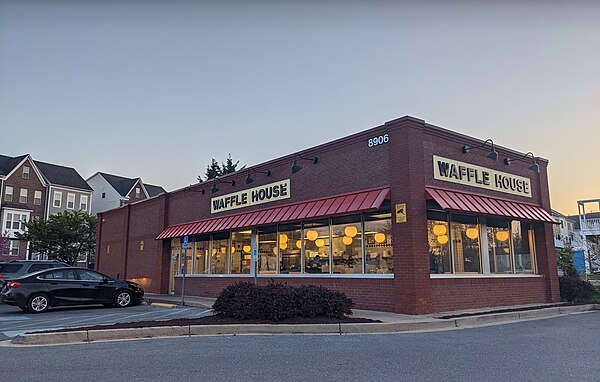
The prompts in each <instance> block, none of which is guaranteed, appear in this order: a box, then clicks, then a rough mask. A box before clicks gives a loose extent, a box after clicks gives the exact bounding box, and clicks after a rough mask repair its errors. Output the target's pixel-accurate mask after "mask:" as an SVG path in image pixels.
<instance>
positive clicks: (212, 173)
mask: <svg viewBox="0 0 600 382" xmlns="http://www.w3.org/2000/svg"><path fill="white" fill-rule="evenodd" d="M239 163H240V161H239V160H238V161H237V162H235V163H233V159H231V154H229V155H228V156H227V160H226V161H225V163H223V162H221V165H219V162H217V161H216V160H215V158H212V159H211V161H210V164H209V165H208V166H206V171H205V172H204V179H202V176H201V175H198V177H197V179H198V182H203V181H206V180H210V179H215V178H217V177H219V176H223V175H225V174H229V173H232V172H236V171H237V170H238V169H237V166H238V165H239ZM245 167H246V166H244V167H242V168H241V169H240V170H242V169H243V168H245Z"/></svg>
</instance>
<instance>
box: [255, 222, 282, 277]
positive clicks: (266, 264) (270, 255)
mask: <svg viewBox="0 0 600 382" xmlns="http://www.w3.org/2000/svg"><path fill="white" fill-rule="evenodd" d="M277 255H278V253H277V227H276V226H271V227H264V228H259V229H258V273H277Z"/></svg>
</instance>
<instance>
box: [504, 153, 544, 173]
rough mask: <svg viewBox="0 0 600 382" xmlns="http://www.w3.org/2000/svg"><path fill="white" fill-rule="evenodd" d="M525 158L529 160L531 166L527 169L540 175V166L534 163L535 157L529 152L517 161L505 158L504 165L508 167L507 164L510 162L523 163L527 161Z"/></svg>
mask: <svg viewBox="0 0 600 382" xmlns="http://www.w3.org/2000/svg"><path fill="white" fill-rule="evenodd" d="M527 158H531V164H530V165H529V169H530V170H531V171H535V172H537V173H538V174H539V173H540V165H539V164H538V163H537V162H536V160H535V156H534V155H533V153H532V152H531V151H530V152H528V153H527V154H525V155H523V156H522V157H520V158H517V159H511V158H505V159H504V164H505V165H507V166H508V165H509V164H511V163H512V162H515V161H521V162H525V161H526V160H527Z"/></svg>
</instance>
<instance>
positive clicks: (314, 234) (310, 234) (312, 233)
mask: <svg viewBox="0 0 600 382" xmlns="http://www.w3.org/2000/svg"><path fill="white" fill-rule="evenodd" d="M318 237H319V233H318V232H317V231H315V230H313V229H311V230H308V231H306V238H307V239H308V240H310V241H315V240H317V238H318Z"/></svg>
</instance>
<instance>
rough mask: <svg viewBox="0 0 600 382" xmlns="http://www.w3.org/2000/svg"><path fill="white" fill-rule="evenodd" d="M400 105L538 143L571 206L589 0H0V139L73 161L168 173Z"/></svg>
mask: <svg viewBox="0 0 600 382" xmlns="http://www.w3.org/2000/svg"><path fill="white" fill-rule="evenodd" d="M498 3H501V4H498ZM404 115H412V116H415V117H417V118H421V119H424V120H425V121H427V122H429V123H432V124H435V125H438V126H441V127H445V128H448V129H450V130H454V131H458V132H461V133H464V134H467V135H472V136H475V137H478V138H481V139H487V138H491V139H493V140H494V142H495V143H496V144H497V145H500V146H505V147H510V148H513V149H516V150H519V151H522V152H528V151H531V152H533V153H534V154H535V155H536V156H540V157H544V158H547V159H548V160H549V161H550V163H549V180H550V195H551V200H552V208H553V209H555V210H558V211H560V212H562V213H565V214H574V213H577V203H576V202H577V200H582V199H596V198H600V161H599V160H594V157H593V155H594V153H596V152H598V148H599V142H600V2H597V1H596V2H594V1H570V2H558V1H556V2H553V1H538V2H536V1H520V2H516V1H515V2H510V1H507V2H486V1H445V2H441V1H439V2H434V1H414V2H409V1H405V2H403V1H393V2H392V1H370V2H367V1H364V2H358V1H304V2H291V1H290V2H285V1H283V2H281V1H280V2H269V1H237V2H236V1H214V2H208V1H205V2H202V1H177V0H175V1H168V2H159V1H110V0H109V1H4V0H0V154H4V155H11V156H17V155H22V154H25V153H29V154H31V155H32V156H33V157H34V159H37V160H41V161H44V162H50V163H55V164H61V165H65V166H70V167H74V168H76V169H77V170H78V171H79V173H80V174H81V175H82V176H83V177H84V178H87V177H89V176H91V175H92V174H94V173H95V172H96V171H103V172H108V173H113V174H117V175H122V176H127V177H141V178H142V180H143V181H144V182H145V183H150V184H158V185H162V186H163V187H165V188H166V189H167V190H174V189H178V188H181V187H184V186H186V185H189V184H192V183H195V182H196V177H197V175H198V174H203V173H204V171H205V169H206V166H207V164H208V163H210V160H211V158H216V159H217V160H218V161H225V159H226V158H227V155H228V154H229V153H231V155H232V157H233V159H234V160H239V161H240V165H244V164H245V165H248V166H251V165H254V164H258V163H261V162H264V161H267V160H271V159H274V158H277V157H280V156H284V155H289V154H291V153H293V152H296V151H300V150H303V149H306V148H309V147H312V146H316V145H318V144H321V143H324V142H327V141H331V140H334V139H337V138H341V137H344V136H347V135H350V134H352V133H356V132H359V131H362V130H366V129H368V128H371V127H374V126H378V125H380V124H382V123H384V122H386V121H389V120H392V119H395V118H398V117H401V116H404ZM595 209H596V210H597V209H598V207H595Z"/></svg>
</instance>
